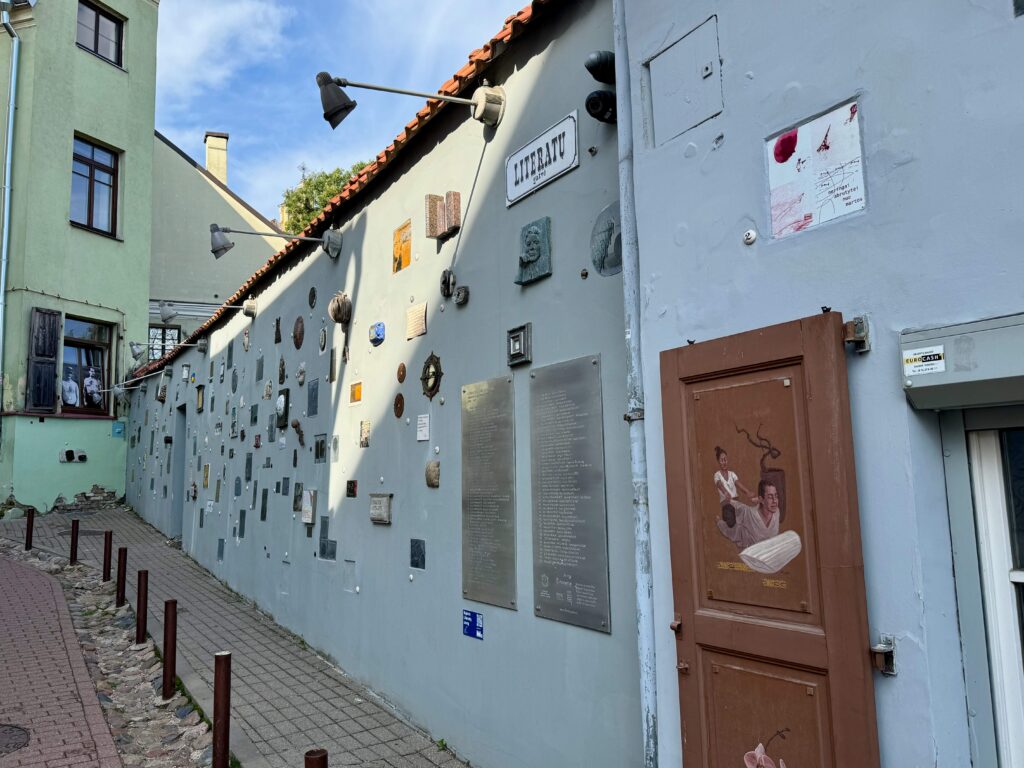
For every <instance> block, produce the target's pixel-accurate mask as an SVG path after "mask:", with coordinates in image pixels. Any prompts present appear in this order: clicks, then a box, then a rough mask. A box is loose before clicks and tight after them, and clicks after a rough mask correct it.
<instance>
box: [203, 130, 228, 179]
mask: <svg viewBox="0 0 1024 768" xmlns="http://www.w3.org/2000/svg"><path fill="white" fill-rule="evenodd" d="M203 143H204V144H205V145H206V170H208V171H209V172H210V173H211V174H212V175H213V177H214V178H215V179H217V180H218V181H220V182H221V183H222V184H224V185H225V186H227V183H228V135H227V134H226V133H218V132H217V131H207V132H206V136H204V137H203Z"/></svg>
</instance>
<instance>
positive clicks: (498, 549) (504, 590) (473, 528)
mask: <svg viewBox="0 0 1024 768" xmlns="http://www.w3.org/2000/svg"><path fill="white" fill-rule="evenodd" d="M513 395H514V392H513V389H512V379H511V378H506V377H502V378H497V379H491V380H490V381H481V382H477V383H475V384H467V385H466V386H464V387H463V388H462V596H463V597H465V598H467V599H469V600H477V601H479V602H482V603H490V604H491V605H498V606H501V607H502V608H511V609H513V610H516V497H515V480H516V470H515V458H516V455H515V447H516V446H515V401H514V397H513Z"/></svg>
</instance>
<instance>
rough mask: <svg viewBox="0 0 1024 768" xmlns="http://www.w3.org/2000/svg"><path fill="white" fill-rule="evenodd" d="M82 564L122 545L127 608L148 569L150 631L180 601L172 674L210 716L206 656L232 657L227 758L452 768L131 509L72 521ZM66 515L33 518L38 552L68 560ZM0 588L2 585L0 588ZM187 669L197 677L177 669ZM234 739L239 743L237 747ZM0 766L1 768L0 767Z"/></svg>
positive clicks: (254, 767) (15, 527) (14, 526)
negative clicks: (107, 540) (313, 752)
mask: <svg viewBox="0 0 1024 768" xmlns="http://www.w3.org/2000/svg"><path fill="white" fill-rule="evenodd" d="M79 517H80V518H81V521H82V522H81V536H80V540H79V559H80V560H82V562H85V563H91V564H94V565H99V563H100V561H101V559H102V554H103V537H102V535H98V533H99V532H101V531H103V530H107V529H110V530H113V531H114V547H115V557H114V560H115V563H116V548H117V547H119V546H126V547H128V583H129V588H128V591H127V594H128V597H129V600H130V601H131V602H132V603H133V604H134V599H135V574H136V571H137V570H138V569H139V568H146V569H148V570H149V606H150V611H149V613H150V619H149V632H150V635H152V637H153V639H154V640H155V641H156V642H157V644H158V645H159V644H161V643H162V639H163V635H162V629H161V627H160V624H159V621H161V620H162V618H163V603H164V600H168V599H176V600H177V601H178V666H179V670H178V672H179V675H180V676H181V677H182V680H183V681H184V683H185V685H186V686H187V687H188V688H189V690H190V691H191V692H192V694H193V695H194V696H195V697H196V699H197V700H198V701H199V703H200V705H201V706H202V707H203V709H204V710H206V713H207V714H208V715H210V714H212V712H213V706H212V702H213V696H212V689H213V656H214V654H215V653H216V652H217V651H231V653H232V659H231V667H232V687H231V717H232V744H231V747H232V751H234V752H235V754H236V756H237V757H238V758H239V760H240V761H241V762H242V764H243V765H244V767H245V768H262V767H263V766H267V767H268V768H288V767H290V766H301V765H302V764H303V758H302V756H303V753H304V752H305V751H306V750H308V749H312V748H314V747H322V748H324V749H326V750H327V751H328V753H329V755H330V764H331V765H332V766H342V765H359V766H364V768H432V767H433V766H446V768H458V767H459V766H463V765H464V764H463V763H461V762H459V761H458V760H457V759H456V758H455V757H454V756H453V755H452V754H451V753H450V752H445V751H441V750H439V749H438V748H437V746H435V745H434V744H433V743H432V742H431V741H430V740H429V739H427V738H426V737H425V736H424V735H423V734H422V733H420V732H419V731H417V730H415V729H413V728H411V727H410V726H408V725H406V724H405V723H403V722H402V721H401V720H399V719H398V718H397V717H396V716H395V714H394V713H393V712H392V711H391V710H390V709H389V708H387V707H386V706H382V705H381V704H380V703H378V702H377V701H376V699H375V698H374V697H373V695H372V693H370V692H368V691H367V690H366V689H365V688H363V687H362V686H360V685H359V684H357V683H356V682H355V681H353V680H351V679H349V678H348V677H346V676H345V675H344V674H343V673H341V672H339V671H338V670H337V669H336V668H335V667H333V666H331V665H330V664H328V663H327V662H326V661H324V660H323V659H322V658H320V657H319V656H317V655H316V653H314V652H313V651H312V650H310V649H309V648H307V647H306V646H305V645H304V644H303V643H300V642H299V641H298V640H297V639H296V637H295V636H294V635H293V634H291V633H290V632H288V631H286V630H285V629H283V628H282V627H280V626H279V625H278V624H276V623H275V622H273V621H272V620H271V619H269V618H268V617H267V616H266V615H264V614H263V613H261V612H260V611H258V610H257V609H256V608H255V607H253V606H252V605H251V604H250V603H248V602H246V601H243V600H241V599H239V597H238V595H236V594H235V593H234V592H232V591H231V590H229V589H228V588H226V587H225V586H224V585H223V584H221V582H219V581H218V580H217V579H216V578H215V577H213V576H212V575H211V574H210V573H209V572H208V571H206V570H205V569H203V568H202V567H201V566H200V565H199V564H198V563H196V562H195V561H194V560H192V559H191V558H190V557H188V555H186V554H184V553H183V552H181V551H180V550H178V549H175V548H172V547H169V546H167V544H166V543H165V538H164V537H163V535H162V534H161V533H160V532H159V531H157V530H156V529H155V528H153V527H152V526H150V525H149V524H147V523H146V522H145V521H143V520H142V519H141V518H139V517H138V516H137V515H135V514H134V513H133V512H130V511H102V512H96V513H87V514H83V515H79ZM71 518H72V515H46V516H37V517H36V523H35V539H34V540H35V544H36V546H38V547H43V548H45V549H49V550H52V551H54V552H58V553H61V554H65V555H66V554H67V551H68V542H69V531H70V526H71ZM24 531H25V521H24V520H15V521H9V522H0V536H3V537H5V538H8V539H13V540H17V541H21V540H24ZM0 583H2V582H0ZM183 668H185V669H186V670H191V672H193V673H194V674H191V676H189V674H188V673H187V672H185V671H183ZM236 737H244V738H243V739H242V740H240V741H239V740H238V739H236ZM0 768H6V766H4V765H3V764H2V763H0Z"/></svg>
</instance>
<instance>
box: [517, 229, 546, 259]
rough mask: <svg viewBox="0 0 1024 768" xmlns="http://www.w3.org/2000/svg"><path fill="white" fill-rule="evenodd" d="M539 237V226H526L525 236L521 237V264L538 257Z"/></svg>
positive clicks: (539, 252) (539, 248) (539, 249)
mask: <svg viewBox="0 0 1024 768" xmlns="http://www.w3.org/2000/svg"><path fill="white" fill-rule="evenodd" d="M540 239H541V233H540V228H539V227H528V228H527V229H526V236H525V237H524V238H523V252H522V254H520V256H519V261H520V262H522V263H523V264H531V263H533V262H535V261H536V260H537V259H539V258H540V254H541V247H540Z"/></svg>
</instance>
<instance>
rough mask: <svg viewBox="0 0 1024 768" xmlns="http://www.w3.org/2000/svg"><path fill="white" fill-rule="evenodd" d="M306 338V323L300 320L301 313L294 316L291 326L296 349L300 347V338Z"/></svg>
mask: <svg viewBox="0 0 1024 768" xmlns="http://www.w3.org/2000/svg"><path fill="white" fill-rule="evenodd" d="M304 338H306V324H305V323H304V322H303V321H302V315H299V316H298V317H296V318H295V325H294V326H292V341H293V342H294V343H295V348H296V349H302V340H303V339H304Z"/></svg>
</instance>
